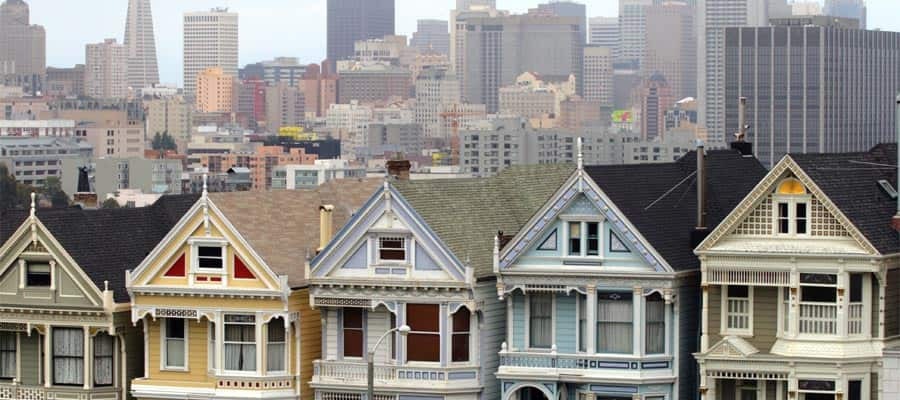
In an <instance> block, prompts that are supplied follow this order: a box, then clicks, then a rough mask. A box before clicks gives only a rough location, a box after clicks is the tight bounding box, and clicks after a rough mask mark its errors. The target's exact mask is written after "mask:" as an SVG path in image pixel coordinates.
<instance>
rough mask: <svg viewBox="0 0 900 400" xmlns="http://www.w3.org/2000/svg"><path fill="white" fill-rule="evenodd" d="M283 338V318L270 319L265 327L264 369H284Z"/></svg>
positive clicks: (270, 370)
mask: <svg viewBox="0 0 900 400" xmlns="http://www.w3.org/2000/svg"><path fill="white" fill-rule="evenodd" d="M285 339H286V338H285V326H284V319H281V318H276V319H273V320H272V321H270V322H269V323H268V325H267V329H266V340H267V341H266V371H268V372H284V371H285V362H284V359H285Z"/></svg>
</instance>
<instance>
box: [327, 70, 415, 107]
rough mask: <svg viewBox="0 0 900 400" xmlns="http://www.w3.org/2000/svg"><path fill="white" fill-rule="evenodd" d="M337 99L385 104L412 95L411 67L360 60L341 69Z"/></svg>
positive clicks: (343, 102) (344, 101)
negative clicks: (362, 61)
mask: <svg viewBox="0 0 900 400" xmlns="http://www.w3.org/2000/svg"><path fill="white" fill-rule="evenodd" d="M338 76H339V78H338V90H337V93H338V102H340V103H342V104H347V103H350V102H351V101H359V102H365V103H385V102H388V101H392V100H399V99H405V98H408V97H409V92H410V90H409V87H410V71H409V69H408V68H403V67H399V66H396V65H385V64H381V63H357V64H355V65H353V66H352V68H349V69H346V70H339V71H338Z"/></svg>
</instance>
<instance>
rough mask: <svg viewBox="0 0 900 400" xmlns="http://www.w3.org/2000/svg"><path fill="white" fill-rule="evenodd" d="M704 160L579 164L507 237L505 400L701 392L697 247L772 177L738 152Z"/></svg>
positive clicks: (498, 265) (645, 397)
mask: <svg viewBox="0 0 900 400" xmlns="http://www.w3.org/2000/svg"><path fill="white" fill-rule="evenodd" d="M700 151H702V148H701V150H700ZM702 155H703V157H699V159H698V157H697V152H691V153H688V154H687V155H686V156H684V157H683V158H681V159H680V160H678V161H676V162H674V163H668V164H654V165H626V166H621V165H620V166H587V167H583V168H581V167H579V168H577V169H576V170H575V172H574V173H572V174H571V176H569V177H568V179H567V180H566V181H565V183H564V184H562V185H560V186H559V187H558V188H557V189H556V190H555V192H554V193H553V195H552V196H551V197H550V198H549V199H548V200H547V201H546V203H544V204H543V205H542V206H541V207H540V209H539V210H537V212H536V213H535V214H534V215H533V216H531V217H530V220H529V221H528V223H527V224H525V225H524V227H523V228H522V229H521V230H519V231H518V232H517V233H516V232H515V231H511V232H513V233H514V234H515V236H513V237H512V238H511V239H509V238H508V237H506V236H503V235H501V236H500V237H498V249H497V255H496V258H495V270H496V273H497V276H498V281H497V295H498V296H499V298H500V299H501V300H502V301H503V302H504V304H505V309H506V318H507V323H506V333H505V336H506V339H505V342H504V343H503V345H502V347H501V349H500V367H499V371H498V372H497V377H498V379H499V380H500V381H501V384H502V393H501V394H502V395H501V396H500V397H499V398H500V399H502V400H533V399H534V400H541V399H546V400H556V399H578V400H587V399H590V400H595V399H597V400H601V399H602V400H675V399H690V398H693V397H694V396H695V395H696V391H697V386H696V378H695V376H696V362H695V360H694V359H693V357H692V356H691V353H692V352H693V351H695V350H696V348H697V337H698V336H697V334H698V332H697V327H698V322H699V321H698V319H699V297H700V296H699V285H698V284H699V280H700V272H699V268H700V265H699V263H698V261H697V259H696V257H695V256H694V255H693V254H692V250H693V247H694V244H695V243H696V241H699V240H698V238H702V236H703V235H704V234H705V233H708V231H707V230H706V229H705V228H706V227H707V226H714V225H715V224H717V223H718V222H719V221H720V220H721V219H722V218H723V217H724V215H725V213H726V212H727V210H730V209H731V208H732V207H734V206H735V205H736V204H737V203H738V202H739V201H740V200H741V199H742V198H743V196H744V195H746V194H747V193H748V192H749V191H750V190H751V189H752V188H753V186H754V185H755V184H756V182H758V180H759V179H760V178H761V177H762V176H763V175H764V174H765V170H764V169H763V167H762V166H761V165H760V164H759V162H758V161H757V160H756V159H755V158H752V157H745V156H743V155H742V154H741V153H740V152H738V151H733V150H728V151H725V150H722V151H708V152H703V153H702ZM698 189H699V190H698ZM707 192H708V194H707ZM698 199H699V202H698ZM704 199H705V201H704ZM698 214H699V216H698ZM507 241H508V243H507Z"/></svg>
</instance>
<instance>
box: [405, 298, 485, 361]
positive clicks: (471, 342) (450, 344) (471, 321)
mask: <svg viewBox="0 0 900 400" xmlns="http://www.w3.org/2000/svg"><path fill="white" fill-rule="evenodd" d="M462 309H466V310H467V311H469V330H468V333H467V334H468V335H469V361H453V335H454V334H455V333H456V331H454V330H453V316H454V315H455V314H456V313H451V312H450V310H449V309H448V310H447V332H448V335H449V336H450V338H449V340H448V341H447V347H448V348H449V351H448V352H447V364H450V365H468V364H472V363H474V362H475V360H476V358H475V352H474V351H473V350H474V349H475V347H473V346H474V345H475V341H474V338H475V335H474V332H473V329H474V327H475V323H476V318H475V313H474V312H472V310H469V309H468V308H466V307H465V306H462V307H460V308H459V309H458V310H456V312H460V311H462ZM389 318H390V317H389ZM388 321H390V319H388Z"/></svg>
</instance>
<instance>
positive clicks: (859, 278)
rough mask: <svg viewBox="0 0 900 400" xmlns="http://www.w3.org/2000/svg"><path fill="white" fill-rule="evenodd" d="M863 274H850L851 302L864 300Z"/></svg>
mask: <svg viewBox="0 0 900 400" xmlns="http://www.w3.org/2000/svg"><path fill="white" fill-rule="evenodd" d="M862 291H863V274H850V302H851V303H860V302H862Z"/></svg>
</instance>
